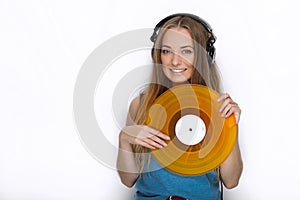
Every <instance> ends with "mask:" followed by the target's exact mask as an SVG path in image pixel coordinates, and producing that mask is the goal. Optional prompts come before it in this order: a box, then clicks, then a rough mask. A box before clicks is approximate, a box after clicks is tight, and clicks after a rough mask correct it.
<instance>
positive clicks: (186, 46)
mask: <svg viewBox="0 0 300 200" xmlns="http://www.w3.org/2000/svg"><path fill="white" fill-rule="evenodd" d="M161 47H167V48H170V49H172V47H171V46H169V45H166V44H164V45H162V46H161ZM188 47H189V48H192V49H194V47H193V46H191V45H184V46H181V47H180V48H181V49H184V48H188Z"/></svg>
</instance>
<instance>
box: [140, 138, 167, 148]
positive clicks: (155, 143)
mask: <svg viewBox="0 0 300 200" xmlns="http://www.w3.org/2000/svg"><path fill="white" fill-rule="evenodd" d="M143 142H145V143H146V144H148V145H149V146H151V147H154V148H155V149H156V148H158V149H161V148H163V147H164V146H163V145H161V144H159V143H157V142H155V141H154V140H152V139H150V138H146V139H144V140H143Z"/></svg>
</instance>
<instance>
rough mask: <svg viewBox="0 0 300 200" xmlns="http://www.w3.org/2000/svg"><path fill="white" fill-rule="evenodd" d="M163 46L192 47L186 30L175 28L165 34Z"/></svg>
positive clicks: (190, 37) (191, 40)
mask: <svg viewBox="0 0 300 200" xmlns="http://www.w3.org/2000/svg"><path fill="white" fill-rule="evenodd" d="M162 44H163V45H172V46H181V45H191V46H193V39H192V36H191V34H190V33H189V32H188V30H187V29H185V28H181V27H176V28H170V29H168V30H167V31H166V32H165V35H164V36H163V39H162Z"/></svg>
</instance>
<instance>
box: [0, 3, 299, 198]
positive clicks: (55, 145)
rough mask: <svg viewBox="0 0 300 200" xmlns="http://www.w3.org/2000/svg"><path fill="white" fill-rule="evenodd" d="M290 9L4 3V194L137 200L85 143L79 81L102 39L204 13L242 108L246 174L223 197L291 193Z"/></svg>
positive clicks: (0, 167) (294, 102)
mask: <svg viewBox="0 0 300 200" xmlns="http://www.w3.org/2000/svg"><path fill="white" fill-rule="evenodd" d="M297 5H298V4H296V1H292V0H285V1H282V0H248V1H238V0H229V1H221V0H219V1H217V0H211V1H201V0H197V1H196V0H195V1H182V0H180V1H179V0H178V1H177V0H172V1H171V0H170V1H161V0H160V1H159V0H152V1H138V0H135V1H121V0H119V1H117V0H110V1H106V3H104V1H96V0H94V1H93V0H86V1H74V0H73V1H71V0H63V1H59V0H40V1H38V0H36V1H34V0H27V1H22V0H18V1H17V0H10V1H8V0H7V1H4V0H0V55H1V57H0V58H1V59H0V94H1V98H0V124H1V125H0V199H1V200H25V199H26V200H41V199H43V200H70V199H72V200H85V199H89V200H96V199H97V200H99V199H112V200H114V199H132V195H133V192H134V190H133V189H127V188H126V187H124V186H123V185H121V183H120V181H119V178H118V176H117V173H116V171H115V170H113V169H111V168H109V167H106V166H104V165H103V164H101V163H99V162H97V161H96V160H95V159H94V158H93V157H92V156H91V155H90V154H89V153H88V152H87V150H86V148H85V147H84V146H83V145H82V143H81V141H80V137H79V136H78V134H77V132H76V127H75V124H74V120H73V108H72V103H73V90H74V84H75V81H76V77H77V75H78V73H79V71H80V68H81V66H82V64H83V63H84V61H85V60H86V58H87V57H88V56H89V54H90V53H91V52H92V51H93V50H94V49H95V48H97V47H98V46H99V45H100V44H101V43H102V42H104V41H106V40H107V39H109V38H111V37H113V36H115V35H117V34H120V33H122V32H125V31H129V30H132V29H139V28H151V27H154V26H155V24H156V23H157V22H158V21H159V20H160V19H162V18H163V17H165V16H167V15H169V14H173V13H176V12H191V13H194V14H196V15H199V16H201V17H202V18H204V19H205V20H207V21H208V22H209V23H210V25H211V26H212V27H213V29H214V33H215V34H216V35H217V37H218V39H217V43H216V44H215V46H216V48H217V62H218V64H219V68H220V70H221V72H222V77H223V81H224V91H227V92H229V93H230V94H231V96H232V97H233V98H234V99H235V100H236V101H237V102H238V103H239V105H240V107H241V108H242V118H241V122H240V136H239V140H240V145H241V149H242V154H243V160H244V172H243V175H242V177H241V180H240V184H239V186H238V187H237V188H235V189H233V190H230V191H228V190H225V197H227V198H226V199H236V200H237V199H244V200H247V199H251V200H265V199H289V200H293V199H297V197H298V196H299V195H298V193H299V189H298V188H299V187H298V186H299V179H300V175H299V172H298V171H299V170H298V169H299V167H300V160H299V156H298V155H299V153H300V148H299V141H298V139H299V137H298V134H299V119H300V114H299V113H300V107H299V102H300V94H299V92H298V90H299V89H298V88H297V82H298V80H299V75H298V72H299V71H300V70H299V68H300V61H299V55H298V48H299V44H300V43H299V42H300V39H299V35H300V29H299V28H298V26H299V25H298V24H299V23H298V21H297V19H299V17H300V14H299V10H298V6H297ZM146 37H148V36H146ZM124 67H126V66H124ZM110 89H111V88H110ZM104 98H105V96H104ZM108 99H109V98H108ZM106 114H107V113H106ZM113 126H114V124H112V130H114V128H113ZM112 134H113V135H117V133H113V131H112Z"/></svg>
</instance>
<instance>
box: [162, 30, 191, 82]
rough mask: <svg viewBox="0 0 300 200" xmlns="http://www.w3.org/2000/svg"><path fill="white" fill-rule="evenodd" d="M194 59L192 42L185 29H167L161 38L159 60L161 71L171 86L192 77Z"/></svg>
mask: <svg viewBox="0 0 300 200" xmlns="http://www.w3.org/2000/svg"><path fill="white" fill-rule="evenodd" d="M194 59H195V48H194V43H193V39H192V37H191V35H190V33H189V32H188V31H187V29H185V28H181V27H176V28H171V29H168V30H167V31H166V33H165V35H164V37H163V39H162V46H161V61H162V65H163V72H164V74H165V75H166V77H167V78H168V79H169V80H170V81H171V82H172V83H173V86H175V85H178V84H182V83H186V82H187V81H188V80H189V79H190V78H191V77H192V75H193V73H194V70H195V69H194V67H193V63H194Z"/></svg>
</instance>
